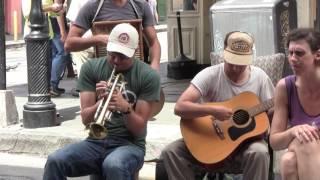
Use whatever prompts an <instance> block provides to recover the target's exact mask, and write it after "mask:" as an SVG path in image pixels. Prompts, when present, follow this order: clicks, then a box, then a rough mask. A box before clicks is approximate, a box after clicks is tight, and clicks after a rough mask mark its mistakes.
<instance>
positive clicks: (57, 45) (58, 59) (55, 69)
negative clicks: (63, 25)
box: [50, 33, 67, 88]
mask: <svg viewBox="0 0 320 180" xmlns="http://www.w3.org/2000/svg"><path fill="white" fill-rule="evenodd" d="M60 38H61V35H60V34H56V33H55V34H54V36H53V38H52V40H51V41H52V43H51V45H52V46H51V49H52V63H51V79H50V85H51V87H52V88H57V87H58V86H59V82H60V75H61V74H62V72H63V71H64V69H65V67H66V65H67V60H66V53H65V51H64V45H63V43H62V41H61V40H60Z"/></svg>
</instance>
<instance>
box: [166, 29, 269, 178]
mask: <svg viewBox="0 0 320 180" xmlns="http://www.w3.org/2000/svg"><path fill="white" fill-rule="evenodd" d="M253 43H254V40H253V38H252V37H251V36H250V35H249V34H247V33H244V32H231V33H228V34H227V35H226V38H225V41H224V52H223V57H224V60H225V61H224V63H221V64H218V65H215V66H211V67H208V68H206V69H204V70H202V71H201V72H199V73H198V74H197V75H196V76H195V77H194V78H193V80H192V81H191V84H190V85H189V87H188V88H187V89H186V90H185V91H184V92H183V94H182V95H181V97H180V98H179V99H178V101H177V103H176V106H175V114H176V115H178V116H180V117H181V119H182V120H181V124H183V122H184V121H189V120H191V119H194V118H198V117H204V116H212V117H214V118H212V119H215V121H217V122H219V121H220V122H222V121H225V120H229V119H230V118H232V117H233V116H234V114H235V111H234V109H233V108H230V107H228V106H221V105H209V104H208V103H204V102H222V101H226V100H229V99H231V98H233V97H234V96H236V95H239V94H240V93H243V92H245V91H250V92H252V93H254V94H256V95H257V96H258V97H259V98H260V100H261V101H264V100H267V99H270V98H272V97H273V91H274V86H273V84H272V82H271V80H270V78H269V77H268V76H267V75H266V73H265V72H264V71H263V70H261V69H260V68H258V67H254V66H250V64H252V61H253V50H252V47H253ZM244 101H246V99H245V100H244ZM243 103H245V102H243ZM240 104H241V102H240ZM211 124H212V123H211ZM191 128H192V127H191ZM182 129H183V128H182ZM213 131H214V130H212V133H213ZM206 133H207V132H206ZM208 133H211V131H210V132H208ZM182 135H184V133H183V131H182ZM200 146H201V145H200ZM189 147H190V146H189V144H188V143H187V139H186V138H185V137H184V139H179V140H177V141H175V142H172V143H171V144H169V145H168V146H167V147H166V148H165V149H164V150H163V152H162V154H161V159H163V163H164V166H165V169H166V171H167V173H168V178H169V179H170V180H182V179H195V171H194V167H199V168H201V169H203V170H204V171H207V169H205V168H204V167H208V165H212V163H211V164H210V163H208V162H201V161H199V159H198V158H197V157H195V156H194V154H196V153H197V152H192V150H191V149H190V148H189ZM204 147H205V144H203V146H202V147H199V149H201V148H204ZM214 150H215V147H212V148H211V149H208V150H207V153H208V154H210V151H214ZM269 162H270V157H269V154H268V146H267V143H266V142H265V141H264V140H263V139H261V138H260V139H258V140H255V141H250V143H246V144H244V145H243V146H241V148H239V149H238V151H235V152H234V153H232V154H231V155H230V156H228V158H226V159H225V160H224V161H221V162H220V163H218V164H214V166H215V168H214V169H210V171H223V172H231V173H238V172H242V173H243V179H246V180H257V179H259V180H267V179H268V169H269ZM204 164H205V166H204ZM216 165H219V166H218V167H217V166H216Z"/></svg>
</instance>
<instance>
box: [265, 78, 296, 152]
mask: <svg viewBox="0 0 320 180" xmlns="http://www.w3.org/2000/svg"><path fill="white" fill-rule="evenodd" d="M274 104H275V106H274V114H273V119H272V122H271V131H270V144H271V147H272V148H273V149H274V150H280V149H285V148H287V147H288V146H289V144H290V142H291V141H292V140H293V138H294V136H292V133H291V132H290V129H287V122H288V97H287V89H286V84H285V80H284V79H281V80H280V81H279V83H278V84H277V86H276V89H275V97H274Z"/></svg>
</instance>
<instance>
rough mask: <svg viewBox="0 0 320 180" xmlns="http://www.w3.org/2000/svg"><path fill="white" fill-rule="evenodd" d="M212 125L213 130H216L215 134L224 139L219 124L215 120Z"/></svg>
mask: <svg viewBox="0 0 320 180" xmlns="http://www.w3.org/2000/svg"><path fill="white" fill-rule="evenodd" d="M212 125H213V127H214V130H215V131H216V133H217V135H218V136H219V138H220V139H224V138H225V137H224V135H223V131H222V129H221V128H220V126H219V125H218V123H217V122H216V121H213V122H212Z"/></svg>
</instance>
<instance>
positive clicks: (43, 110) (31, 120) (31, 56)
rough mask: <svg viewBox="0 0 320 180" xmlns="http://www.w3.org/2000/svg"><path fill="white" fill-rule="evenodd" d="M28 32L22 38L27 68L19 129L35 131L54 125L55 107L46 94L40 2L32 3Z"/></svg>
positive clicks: (46, 64) (47, 62)
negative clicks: (26, 82)
mask: <svg viewBox="0 0 320 180" xmlns="http://www.w3.org/2000/svg"><path fill="white" fill-rule="evenodd" d="M29 17H30V24H31V25H30V28H31V32H30V34H29V35H28V36H26V38H25V41H26V48H27V66H28V92H29V94H28V102H27V103H26V104H25V105H24V106H23V107H24V110H23V126H24V127H25V128H38V127H48V126H55V125H56V119H57V117H56V105H55V104H54V103H53V102H52V101H51V98H50V94H49V79H50V70H51V68H50V67H51V66H50V63H51V53H50V52H51V49H50V43H49V35H48V32H47V31H46V30H47V29H48V28H47V26H48V24H47V23H46V19H47V18H46V16H45V15H44V14H43V12H42V4H41V0H32V3H31V11H30V15H29Z"/></svg>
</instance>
